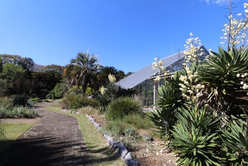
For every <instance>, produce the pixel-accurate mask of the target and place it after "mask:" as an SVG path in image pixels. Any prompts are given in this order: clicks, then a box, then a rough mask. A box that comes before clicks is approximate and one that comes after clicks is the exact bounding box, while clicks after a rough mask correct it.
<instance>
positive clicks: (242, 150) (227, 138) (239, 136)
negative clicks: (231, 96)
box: [222, 119, 248, 166]
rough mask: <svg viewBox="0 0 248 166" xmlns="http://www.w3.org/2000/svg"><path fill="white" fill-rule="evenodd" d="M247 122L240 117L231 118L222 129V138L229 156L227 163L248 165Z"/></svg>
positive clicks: (238, 165) (237, 165)
mask: <svg viewBox="0 0 248 166" xmlns="http://www.w3.org/2000/svg"><path fill="white" fill-rule="evenodd" d="M247 130H248V127H247V124H246V122H245V121H243V120H240V119H236V120H235V119H234V120H230V122H229V123H228V124H227V127H226V129H225V130H223V131H222V140H223V145H224V150H225V152H226V157H227V165H230V166H247V165H248V137H247Z"/></svg>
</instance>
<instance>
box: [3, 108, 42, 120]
mask: <svg viewBox="0 0 248 166" xmlns="http://www.w3.org/2000/svg"><path fill="white" fill-rule="evenodd" d="M38 116H39V115H38V113H37V112H36V111H35V110H33V109H31V108H27V107H22V106H19V107H13V108H5V107H1V106H0V118H36V117H38Z"/></svg>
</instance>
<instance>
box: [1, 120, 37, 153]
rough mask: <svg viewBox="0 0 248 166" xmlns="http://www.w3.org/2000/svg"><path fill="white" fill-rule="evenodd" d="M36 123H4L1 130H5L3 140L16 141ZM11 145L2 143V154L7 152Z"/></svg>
mask: <svg viewBox="0 0 248 166" xmlns="http://www.w3.org/2000/svg"><path fill="white" fill-rule="evenodd" d="M33 125H34V123H11V122H6V123H5V122H4V123H1V128H2V129H3V130H4V137H3V138H2V139H3V140H10V141H11V140H16V139H17V138H18V137H19V136H21V135H22V134H23V133H24V132H25V131H27V130H28V129H30V128H31V127H32V126H33ZM9 146H10V144H7V143H2V142H1V141H0V153H1V152H3V151H4V150H6V149H7V148H8V147H9Z"/></svg>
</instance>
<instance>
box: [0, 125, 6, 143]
mask: <svg viewBox="0 0 248 166" xmlns="http://www.w3.org/2000/svg"><path fill="white" fill-rule="evenodd" d="M4 138H5V133H4V128H3V127H2V126H0V141H1V140H2V139H4Z"/></svg>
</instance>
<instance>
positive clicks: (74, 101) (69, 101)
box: [62, 94, 99, 109]
mask: <svg viewBox="0 0 248 166" xmlns="http://www.w3.org/2000/svg"><path fill="white" fill-rule="evenodd" d="M62 103H63V105H64V107H65V108H67V109H77V108H81V107H86V106H91V107H95V108H96V107H98V106H99V103H98V102H97V100H96V99H93V98H88V97H85V96H83V95H74V94H70V95H66V96H65V97H64V98H63V100H62Z"/></svg>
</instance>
